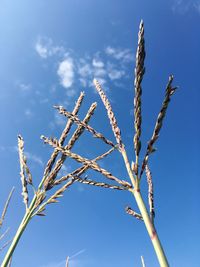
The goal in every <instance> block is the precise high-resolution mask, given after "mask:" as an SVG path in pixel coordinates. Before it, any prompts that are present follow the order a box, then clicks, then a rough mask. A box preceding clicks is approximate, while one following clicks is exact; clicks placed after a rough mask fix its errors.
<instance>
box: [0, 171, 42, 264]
mask: <svg viewBox="0 0 200 267" xmlns="http://www.w3.org/2000/svg"><path fill="white" fill-rule="evenodd" d="M45 178H46V177H45V176H44V177H43V179H42V181H41V182H40V184H39V186H38V190H40V189H41V188H42V185H43V183H44V180H45ZM35 201H36V194H35V195H34V197H33V199H32V201H31V203H30V206H29V208H28V209H27V211H26V213H25V215H24V217H23V219H22V221H21V223H20V225H19V227H18V229H17V232H16V234H15V236H14V238H13V240H12V243H11V245H10V247H9V249H8V251H7V253H6V255H5V257H4V260H3V262H2V264H1V267H7V265H8V263H9V261H10V259H11V257H12V255H13V252H14V250H15V248H16V246H17V244H18V242H19V240H20V237H21V236H22V234H23V232H24V230H25V229H26V227H27V225H28V223H29V222H30V220H31V218H32V217H31V216H32V214H33V212H34V205H35Z"/></svg>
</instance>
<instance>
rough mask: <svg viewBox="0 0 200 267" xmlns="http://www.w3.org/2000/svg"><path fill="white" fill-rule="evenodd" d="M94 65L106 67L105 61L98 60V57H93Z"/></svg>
mask: <svg viewBox="0 0 200 267" xmlns="http://www.w3.org/2000/svg"><path fill="white" fill-rule="evenodd" d="M92 65H93V66H94V67H95V68H103V67H104V63H103V61H101V60H98V59H96V58H93V60H92Z"/></svg>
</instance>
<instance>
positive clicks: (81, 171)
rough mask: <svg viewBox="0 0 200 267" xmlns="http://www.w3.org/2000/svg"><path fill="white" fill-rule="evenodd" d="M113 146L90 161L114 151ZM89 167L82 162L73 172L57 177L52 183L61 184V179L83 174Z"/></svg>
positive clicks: (64, 179) (99, 158)
mask: <svg viewBox="0 0 200 267" xmlns="http://www.w3.org/2000/svg"><path fill="white" fill-rule="evenodd" d="M114 149H115V148H114V147H112V148H111V149H109V150H108V151H107V152H105V153H103V154H102V155H99V156H98V157H96V158H94V159H93V160H92V161H98V160H101V159H103V158H105V157H107V156H108V155H109V154H110V153H112V152H113V151H114ZM89 168H90V166H89V165H86V164H84V165H83V166H81V167H79V168H77V169H76V170H74V171H73V172H71V173H69V174H67V175H65V176H63V177H61V178H59V179H57V180H56V181H55V182H54V185H59V184H61V183H62V182H63V181H66V180H67V179H69V178H70V177H71V176H74V175H81V174H83V173H84V172H86V171H87V170H88V169H89Z"/></svg>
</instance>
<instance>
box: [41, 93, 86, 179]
mask: <svg viewBox="0 0 200 267" xmlns="http://www.w3.org/2000/svg"><path fill="white" fill-rule="evenodd" d="M84 96H85V94H84V92H81V93H80V96H79V98H78V100H77V102H76V104H75V107H74V110H73V111H72V114H73V115H76V114H77V113H78V111H79V109H80V107H81V104H82V101H83V98H84ZM72 124H73V121H71V120H68V121H67V124H66V126H65V128H64V130H63V132H62V134H61V136H60V139H59V142H60V144H61V145H63V144H64V141H65V139H66V137H67V135H68V133H69V131H70V129H71V126H72ZM57 156H58V153H57V151H56V150H54V152H53V153H52V155H51V157H50V159H49V160H48V162H47V165H46V168H45V170H44V174H43V176H44V177H47V175H48V174H49V173H50V171H51V169H52V167H53V164H54V163H55V160H56V157H57Z"/></svg>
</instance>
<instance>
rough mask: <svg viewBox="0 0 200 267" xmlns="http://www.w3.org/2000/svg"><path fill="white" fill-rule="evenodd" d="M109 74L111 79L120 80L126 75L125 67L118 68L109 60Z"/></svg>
mask: <svg viewBox="0 0 200 267" xmlns="http://www.w3.org/2000/svg"><path fill="white" fill-rule="evenodd" d="M107 69H108V76H109V78H110V79H111V80H118V79H120V78H122V77H123V76H124V75H125V70H124V69H117V66H116V64H112V63H110V62H108V67H107Z"/></svg>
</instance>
